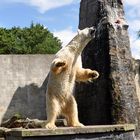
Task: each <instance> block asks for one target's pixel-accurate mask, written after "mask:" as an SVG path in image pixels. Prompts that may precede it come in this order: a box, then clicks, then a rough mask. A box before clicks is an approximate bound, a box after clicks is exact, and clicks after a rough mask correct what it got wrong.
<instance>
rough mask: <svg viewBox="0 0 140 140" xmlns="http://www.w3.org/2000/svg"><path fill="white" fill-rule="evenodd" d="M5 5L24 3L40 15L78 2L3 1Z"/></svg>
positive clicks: (72, 0)
mask: <svg viewBox="0 0 140 140" xmlns="http://www.w3.org/2000/svg"><path fill="white" fill-rule="evenodd" d="M4 2H5V3H24V4H27V5H30V6H34V7H36V8H37V9H38V10H39V12H40V13H45V12H46V11H48V10H50V9H54V8H58V7H61V6H65V5H69V4H72V3H78V2H79V0H78V1H77V0H5V1H4ZM4 2H0V3H4Z"/></svg>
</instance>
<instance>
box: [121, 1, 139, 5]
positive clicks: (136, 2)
mask: <svg viewBox="0 0 140 140" xmlns="http://www.w3.org/2000/svg"><path fill="white" fill-rule="evenodd" d="M124 2H125V3H126V4H127V5H131V6H133V5H137V4H140V0H124Z"/></svg>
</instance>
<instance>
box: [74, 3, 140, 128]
mask: <svg viewBox="0 0 140 140" xmlns="http://www.w3.org/2000/svg"><path fill="white" fill-rule="evenodd" d="M91 26H96V28H97V31H96V37H95V39H94V40H92V41H91V42H90V43H89V44H88V45H87V47H86V48H85V50H84V51H83V55H82V56H83V67H85V68H87V67H88V68H91V69H95V70H97V71H98V72H99V73H100V77H99V79H98V80H96V81H95V82H94V83H87V84H77V86H76V99H77V102H78V108H79V118H80V121H81V122H83V123H84V124H88V125H90V124H114V123H115V124H119V123H135V124H137V125H138V120H139V116H140V115H139V113H138V111H137V110H138V98H137V94H136V87H135V82H134V72H133V67H132V63H133V61H132V57H131V52H130V44H129V37H128V32H127V28H128V25H127V23H126V21H125V19H124V11H123V3H122V1H121V0H105V1H104V0H82V1H81V7H80V23H79V28H80V29H83V28H85V27H91Z"/></svg>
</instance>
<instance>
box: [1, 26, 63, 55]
mask: <svg viewBox="0 0 140 140" xmlns="http://www.w3.org/2000/svg"><path fill="white" fill-rule="evenodd" d="M60 48H61V41H60V40H59V39H58V38H56V37H54V36H53V34H52V33H51V32H50V31H49V30H48V29H46V28H44V26H43V25H40V24H34V23H32V24H31V26H30V27H29V28H27V27H25V28H19V27H13V28H11V29H5V28H0V54H53V53H56V52H57V51H58V50H59V49H60Z"/></svg>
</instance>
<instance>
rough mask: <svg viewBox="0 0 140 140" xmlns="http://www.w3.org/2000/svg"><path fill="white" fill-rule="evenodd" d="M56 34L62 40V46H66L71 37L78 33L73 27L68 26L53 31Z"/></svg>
mask: <svg viewBox="0 0 140 140" xmlns="http://www.w3.org/2000/svg"><path fill="white" fill-rule="evenodd" d="M53 34H54V36H56V37H58V38H59V39H60V40H61V41H62V46H63V47H64V46H66V45H67V44H68V43H69V42H70V41H71V39H72V38H73V37H74V36H75V35H76V32H74V31H72V28H70V27H68V28H66V29H64V30H61V31H55V32H53Z"/></svg>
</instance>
